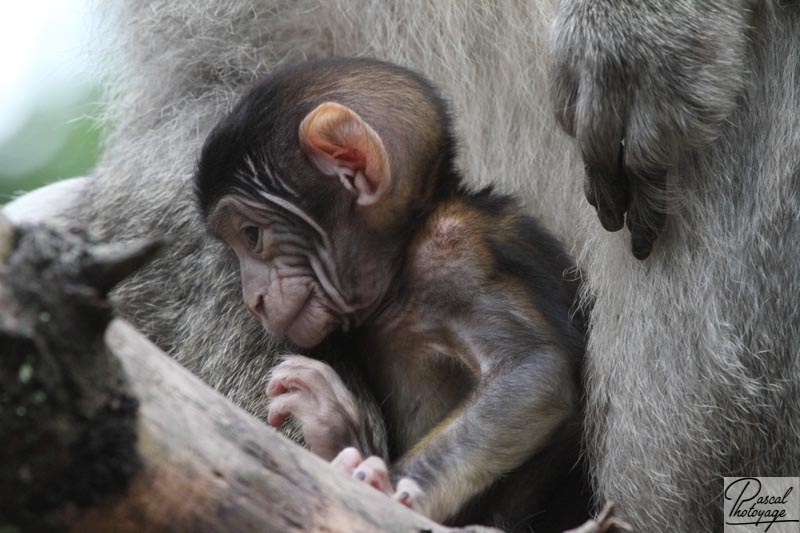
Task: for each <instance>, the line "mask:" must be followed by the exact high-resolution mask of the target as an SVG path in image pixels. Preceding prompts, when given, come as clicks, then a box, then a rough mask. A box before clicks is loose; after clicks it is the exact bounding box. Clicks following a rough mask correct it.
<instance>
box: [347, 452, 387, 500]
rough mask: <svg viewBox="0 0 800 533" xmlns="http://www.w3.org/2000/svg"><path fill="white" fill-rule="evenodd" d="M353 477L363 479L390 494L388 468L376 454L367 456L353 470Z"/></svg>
mask: <svg viewBox="0 0 800 533" xmlns="http://www.w3.org/2000/svg"><path fill="white" fill-rule="evenodd" d="M353 477H354V478H356V479H357V480H359V481H363V482H364V483H367V484H368V485H370V486H372V487H373V488H376V489H378V490H379V491H381V492H383V493H384V494H392V492H393V489H392V484H391V482H390V481H389V469H388V468H387V467H386V463H385V462H383V459H381V458H380V457H377V456H374V455H373V456H372V457H368V458H367V459H366V460H364V461H363V462H362V463H361V464H360V465H358V468H356V469H355V471H354V472H353Z"/></svg>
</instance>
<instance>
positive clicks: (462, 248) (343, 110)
mask: <svg viewBox="0 0 800 533" xmlns="http://www.w3.org/2000/svg"><path fill="white" fill-rule="evenodd" d="M454 145H455V143H454V139H453V134H452V131H451V120H450V116H449V114H448V111H447V109H446V106H445V104H444V102H443V101H442V99H441V98H440V97H439V95H438V93H437V92H436V90H435V89H434V88H433V87H432V86H431V85H430V83H429V82H428V81H427V80H425V79H424V78H422V77H421V76H419V75H417V74H415V73H413V72H410V71H408V70H406V69H403V68H401V67H398V66H395V65H392V64H387V63H384V62H380V61H376V60H370V59H329V60H323V61H317V62H309V63H304V64H300V65H295V66H290V67H285V68H282V69H279V70H277V71H275V72H274V73H272V74H271V75H269V76H268V77H267V78H266V79H264V80H262V81H261V82H260V83H258V84H257V85H256V86H255V87H253V88H252V89H251V90H250V91H249V92H248V93H247V94H245V96H244V97H243V98H242V99H241V101H240V102H239V103H238V104H237V105H236V107H235V108H234V109H233V110H232V111H231V112H230V113H229V114H228V116H227V117H226V118H224V119H223V120H222V121H221V123H220V124H218V125H217V127H216V128H215V129H214V131H213V132H212V133H211V134H210V136H209V137H208V139H207V140H206V143H205V145H204V147H203V150H202V154H201V157H200V161H199V164H198V170H197V173H196V177H195V186H196V192H197V195H198V199H199V204H200V206H201V210H202V213H203V216H204V217H205V218H206V220H207V223H208V227H209V228H210V230H211V231H212V232H213V234H214V235H216V236H217V237H219V238H220V239H222V240H223V241H225V242H226V243H227V244H228V246H229V247H230V248H231V249H232V250H233V252H235V254H236V256H237V257H238V259H239V262H240V268H241V278H242V291H243V293H244V299H245V302H246V304H247V306H248V308H249V309H250V311H251V312H252V313H253V314H254V315H255V316H256V317H258V318H259V319H260V320H261V322H262V324H263V326H264V328H266V329H267V330H269V331H270V332H274V333H279V334H283V335H285V336H286V337H288V339H289V340H291V341H292V342H293V343H294V344H296V345H297V346H298V347H301V348H314V347H316V346H318V345H320V343H322V342H323V340H325V339H328V338H334V339H335V338H340V339H342V340H344V341H346V344H343V346H347V353H340V354H339V357H342V358H354V359H355V360H357V361H358V364H359V365H360V368H363V370H364V373H365V375H366V379H367V382H368V384H369V385H370V386H371V388H372V392H373V394H374V396H375V398H376V400H377V401H378V402H379V403H380V406H381V409H382V413H383V417H384V420H385V424H386V426H385V431H386V432H387V434H388V443H389V449H388V454H385V453H383V452H382V450H379V449H374V448H375V446H373V445H371V444H369V439H366V438H364V435H365V434H367V433H369V432H370V431H372V430H374V429H375V428H365V427H364V425H365V423H366V422H365V420H366V417H364V416H362V410H361V407H360V406H359V402H358V401H357V400H356V399H355V398H354V397H353V395H352V394H351V392H349V391H348V389H347V387H345V385H344V384H343V382H342V380H341V379H340V377H339V376H338V375H337V374H336V372H334V371H333V370H332V368H330V367H329V366H327V364H325V363H323V362H321V361H318V360H315V359H312V358H306V357H303V356H292V357H288V358H286V359H285V360H284V361H283V362H282V363H281V364H280V365H278V366H277V367H276V368H275V370H274V373H273V377H272V379H271V381H270V383H269V385H268V394H269V396H271V397H272V400H271V405H270V413H269V423H270V424H272V425H274V426H279V425H281V423H282V422H283V421H284V419H285V418H286V417H287V416H290V415H291V416H292V417H294V418H295V420H296V421H297V422H298V423H299V424H300V426H301V427H302V431H303V434H304V437H305V440H306V444H307V445H308V446H309V448H310V449H311V450H312V451H313V452H315V453H317V454H318V455H320V456H322V457H324V458H326V459H329V460H330V459H333V460H334V464H336V465H338V466H339V467H340V468H341V469H343V470H345V471H347V472H349V473H351V474H352V475H354V476H355V477H356V478H358V479H362V480H364V481H366V482H368V483H370V484H372V485H373V486H375V487H376V488H379V489H380V490H383V491H384V492H386V493H387V494H389V495H391V496H392V497H394V498H395V499H396V500H398V501H401V502H402V503H404V504H406V505H408V506H409V507H411V508H413V509H415V510H418V511H419V512H421V513H423V514H425V515H427V516H429V517H431V518H433V519H434V520H437V521H447V522H449V523H453V524H459V523H467V522H471V523H474V522H483V523H488V524H497V525H501V526H503V527H512V528H521V527H528V526H529V525H531V524H532V525H534V526H536V527H538V528H539V529H537V531H539V530H548V529H549V528H550V527H552V528H560V527H567V526H574V525H577V524H578V523H580V522H582V521H583V520H584V519H585V517H586V507H585V504H586V501H585V493H583V492H582V490H581V487H580V483H579V481H576V480H577V479H579V478H580V472H579V470H581V469H580V467H578V466H576V463H577V462H578V449H579V438H580V427H579V426H580V423H579V365H580V362H581V359H582V356H583V352H584V325H583V323H582V320H581V318H580V315H579V314H576V313H574V311H575V310H574V309H573V304H574V302H575V295H576V294H575V293H576V288H577V287H576V284H577V282H576V281H575V280H570V279H567V276H569V274H570V273H572V274H573V275H574V272H575V268H574V265H573V263H572V262H571V259H570V258H569V256H568V255H567V254H566V253H565V251H564V249H563V248H562V246H561V245H560V244H559V243H558V242H557V241H556V239H555V238H554V237H553V236H552V235H550V234H549V233H548V232H547V231H546V230H545V229H544V228H543V227H542V226H541V225H540V224H539V223H537V221H536V220H534V219H533V218H531V217H529V216H527V215H526V214H524V212H523V211H522V210H521V208H520V207H518V206H517V205H516V203H515V202H514V201H513V200H512V199H510V198H508V197H505V196H501V195H497V194H495V193H493V192H491V191H490V190H488V189H486V190H482V191H480V192H470V191H469V190H468V189H466V188H465V187H464V186H463V185H462V184H461V176H460V175H459V173H458V171H457V170H456V169H455V167H454V162H453V159H454V155H455V148H454ZM381 456H382V457H381ZM387 462H388V465H389V466H388V468H387V466H386V464H387ZM559 495H561V500H563V501H564V502H566V504H565V505H567V506H568V507H567V508H566V509H564V508H563V507H560V504H556V503H554V502H556V501H557V500H558V498H559ZM556 507H558V508H557V509H556ZM543 511H548V512H547V513H543V514H542V512H543ZM559 513H560V514H561V515H563V514H565V513H566V514H567V515H568V519H567V521H566V522H558V520H559V519H556V521H554V522H547V516H548V515H550V517H551V518H552V517H553V515H558V514H559ZM543 517H544V518H543ZM546 524H551V526H548V525H546Z"/></svg>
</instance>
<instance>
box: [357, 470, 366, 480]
mask: <svg viewBox="0 0 800 533" xmlns="http://www.w3.org/2000/svg"><path fill="white" fill-rule="evenodd" d="M365 477H367V473H366V472H364V471H363V470H360V471H358V472H356V479H357V480H359V481H364V478H365Z"/></svg>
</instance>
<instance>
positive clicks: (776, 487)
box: [723, 477, 800, 533]
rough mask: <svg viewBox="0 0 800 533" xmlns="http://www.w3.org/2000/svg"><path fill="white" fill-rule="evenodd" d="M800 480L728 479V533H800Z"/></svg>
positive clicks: (726, 489)
mask: <svg viewBox="0 0 800 533" xmlns="http://www.w3.org/2000/svg"><path fill="white" fill-rule="evenodd" d="M798 482H800V478H796V477H726V478H725V485H724V492H723V495H724V501H725V504H724V510H725V516H724V519H725V529H724V531H725V533H751V532H752V533H764V532H767V531H769V533H800V486H799V485H798Z"/></svg>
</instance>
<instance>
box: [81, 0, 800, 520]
mask: <svg viewBox="0 0 800 533" xmlns="http://www.w3.org/2000/svg"><path fill="white" fill-rule="evenodd" d="M555 12H556V6H555V5H553V4H551V3H549V2H511V1H509V2H502V3H500V2H498V3H455V2H426V3H423V2H409V3H403V4H402V5H400V4H399V3H398V4H394V3H380V4H378V3H374V2H367V1H361V0H347V1H345V0H331V1H321V0H298V1H296V2H281V1H277V0H264V1H244V0H237V1H229V0H226V1H213V2H205V3H202V4H199V5H198V4H196V3H192V2H188V1H179V2H172V1H166V0H156V1H148V2H145V1H133V0H131V1H128V2H125V3H124V4H122V3H120V4H119V6H118V7H117V8H116V9H115V10H113V13H111V14H110V15H111V18H110V19H109V20H110V21H111V22H110V24H109V27H110V28H111V29H113V31H109V32H107V33H108V34H109V35H114V36H116V38H117V40H116V41H115V42H113V43H108V44H107V46H106V48H105V50H106V51H107V52H108V53H109V54H112V55H113V57H114V59H115V61H116V60H118V59H121V60H122V63H121V64H122V68H121V69H120V71H119V73H118V76H117V77H116V79H115V80H114V81H115V84H114V88H115V94H114V95H112V96H114V99H113V105H112V107H111V116H110V118H111V119H112V120H113V121H114V123H115V124H116V125H117V129H116V131H115V133H114V134H113V135H112V137H111V139H110V140H109V147H108V150H107V152H106V154H105V157H104V160H103V162H102V164H101V165H100V167H99V168H98V170H97V173H96V179H95V180H94V182H93V183H92V184H91V186H90V190H89V193H88V194H87V195H86V203H85V205H82V206H80V211H78V212H79V213H81V215H79V216H80V217H82V218H84V217H85V219H86V220H89V221H91V226H92V228H93V229H94V231H95V232H97V233H98V234H99V236H101V237H103V238H111V237H113V238H115V239H120V238H126V237H133V236H140V235H152V234H154V233H168V234H173V235H177V236H178V238H177V239H176V241H175V244H174V245H173V247H172V250H171V253H170V255H169V256H168V257H167V258H165V259H163V260H161V261H158V262H157V263H156V264H155V265H153V266H152V267H151V268H150V269H148V270H147V271H146V272H143V273H142V274H141V275H139V276H137V277H136V278H135V279H134V280H132V281H130V282H128V283H127V284H126V285H125V286H124V287H123V288H122V289H121V290H119V291H118V292H117V294H116V296H117V302H118V306H119V308H120V310H121V311H122V312H123V313H124V314H125V315H127V316H128V317H129V318H131V319H132V320H133V321H134V323H135V324H136V325H137V326H138V327H139V328H141V329H142V330H143V331H144V332H145V333H147V334H148V335H149V336H150V337H151V338H153V339H154V340H155V342H157V343H158V344H159V345H160V346H162V347H163V348H165V349H167V350H169V351H170V352H171V353H172V354H173V355H174V356H175V357H176V358H177V359H178V360H179V361H181V362H182V363H183V364H184V365H186V366H187V367H189V368H190V369H191V370H193V371H194V372H196V373H197V374H199V375H200V376H201V377H202V378H204V379H205V380H206V381H207V382H209V383H210V384H211V385H212V386H214V387H216V388H218V389H219V390H221V391H222V392H224V393H225V394H227V395H228V396H230V397H231V398H232V399H233V400H234V401H236V402H238V403H239V404H240V405H242V406H244V407H245V408H247V409H249V410H251V411H252V412H254V413H255V414H257V415H259V416H263V415H264V414H265V406H264V402H263V387H264V384H265V382H266V375H267V372H268V370H269V366H270V362H271V360H272V358H271V354H272V353H273V351H274V350H275V349H276V348H275V346H273V344H272V342H271V341H270V340H269V339H268V338H267V336H266V335H265V334H264V333H263V332H262V331H261V328H260V326H259V324H258V323H257V322H256V321H255V320H252V319H251V318H250V317H249V316H248V315H247V313H246V311H245V309H244V307H243V306H242V304H241V296H240V293H239V286H238V273H237V269H236V264H235V261H234V260H233V259H232V258H231V257H230V256H228V255H227V254H226V253H225V251H224V249H223V247H222V246H221V245H220V244H218V243H216V242H213V241H212V240H211V239H210V238H209V237H206V236H205V233H204V228H203V224H202V222H201V220H200V217H199V215H198V213H197V211H196V209H195V206H194V204H193V199H192V195H191V184H190V179H191V175H192V171H193V166H194V161H195V157H196V155H197V150H198V149H199V147H200V145H201V143H202V140H203V138H204V137H205V135H206V133H207V132H208V130H209V129H210V128H211V126H212V125H213V124H214V123H215V122H216V120H217V119H218V118H219V116H221V114H222V113H223V112H224V111H225V110H227V109H228V108H229V107H230V106H231V105H232V103H233V102H234V101H235V99H236V98H237V97H238V96H239V94H241V92H243V91H244V89H245V87H247V86H248V85H249V84H251V83H252V82H253V81H254V80H255V79H257V77H259V76H260V75H262V74H264V73H265V72H267V71H269V70H270V69H271V68H272V67H273V66H274V65H276V64H278V63H280V62H288V61H299V60H302V59H308V58H314V57H320V56H329V55H370V56H375V57H378V58H385V59H388V60H391V61H395V62H398V63H400V64H404V65H407V66H410V67H412V68H415V69H417V70H420V71H422V72H423V73H425V74H426V75H427V76H429V77H431V78H432V79H433V80H434V82H435V83H437V85H439V86H440V87H442V89H443V93H444V95H445V96H446V97H447V98H448V99H449V100H450V101H451V104H452V106H453V108H454V114H455V116H456V117H458V118H457V120H456V124H455V126H456V132H457V136H458V137H459V138H460V139H462V141H463V142H462V149H461V156H460V159H459V160H458V164H459V165H460V166H461V167H462V168H463V169H464V170H465V175H467V176H471V177H473V179H474V181H475V183H474V185H482V184H485V183H486V182H490V181H497V180H500V181H501V182H502V189H503V191H504V192H509V193H514V194H517V195H519V196H521V197H522V198H524V199H525V201H526V203H527V206H528V207H529V208H530V209H531V210H532V211H533V212H535V213H536V214H537V216H538V217H539V218H540V219H541V220H542V222H543V223H544V225H545V226H547V227H549V228H550V229H551V230H552V231H553V232H554V233H555V234H556V236H557V237H559V238H560V240H562V241H563V242H565V243H567V248H568V250H570V251H571V252H573V253H574V254H575V255H576V256H577V258H578V264H579V266H580V267H581V268H582V269H583V270H584V271H586V272H588V273H589V290H590V291H591V293H592V295H593V297H594V299H595V305H594V308H593V312H592V316H591V323H592V332H591V336H590V342H589V351H588V361H587V377H588V382H587V404H588V412H587V421H588V429H589V438H588V443H587V444H588V450H589V455H590V460H591V465H592V468H593V475H594V480H595V484H596V487H597V489H598V491H599V497H601V498H613V499H614V500H616V501H618V502H620V503H621V504H622V511H623V513H624V514H625V515H626V517H627V518H628V519H629V520H631V521H632V522H633V523H634V525H635V526H636V528H637V529H639V530H643V531H658V530H674V531H690V530H695V531H707V530H714V529H718V528H719V527H720V524H721V511H720V509H721V497H720V494H721V490H722V482H721V477H722V476H723V475H796V474H797V473H798V471H800V442H798V439H797V435H798V433H800V404H798V402H797V398H798V397H799V396H800V361H798V357H799V356H798V354H799V353H800V329H798V326H797V320H796V317H797V316H798V311H800V309H798V306H799V305H800V304H798V301H800V300H798V298H797V297H796V295H797V293H798V290H800V260H798V258H800V240H798V239H797V238H796V236H797V235H798V233H799V232H800V218H798V216H797V213H798V212H800V200H798V194H797V191H798V190H799V188H800V183H798V181H800V62H798V61H797V55H798V50H800V11H799V10H798V7H797V5H796V3H794V2H782V3H778V2H775V3H773V2H758V3H754V5H753V16H752V17H750V18H749V19H748V23H749V24H751V25H752V31H751V32H750V34H749V38H748V40H747V45H746V49H745V51H744V52H743V54H744V55H743V61H744V72H745V75H744V79H743V80H741V82H737V84H738V89H737V90H736V91H733V93H732V94H731V95H722V96H720V98H733V100H734V104H735V105H733V106H732V107H731V108H730V114H729V115H726V119H725V120H724V121H723V122H722V123H720V124H718V129H715V130H714V135H713V136H712V137H711V139H710V143H709V144H702V145H698V146H696V147H693V148H691V149H690V150H689V151H687V152H684V153H682V154H681V157H680V159H679V161H677V162H676V163H675V166H674V167H671V169H670V171H669V173H668V175H667V178H668V183H669V189H670V190H669V193H670V196H671V199H672V201H671V202H670V214H669V216H668V217H667V222H666V227H665V228H664V230H663V232H662V233H661V235H660V237H659V240H658V241H657V242H656V245H655V248H654V249H653V251H652V254H651V255H650V257H649V258H648V259H647V260H646V261H645V262H640V261H638V260H636V259H635V258H634V257H632V256H631V253H630V251H629V249H628V240H629V237H628V234H627V231H622V232H620V233H613V234H612V233H607V232H605V231H604V230H603V229H602V227H601V226H600V224H598V223H597V220H596V216H595V214H594V212H593V210H592V209H591V207H590V206H589V205H587V203H586V202H585V200H584V197H583V185H582V183H581V181H582V180H581V176H582V175H583V173H584V172H583V166H582V163H581V161H580V158H579V154H578V151H577V150H576V149H575V146H574V144H573V141H572V140H571V139H570V138H569V137H567V136H566V135H564V134H563V133H562V132H561V131H560V130H559V129H558V127H557V125H556V121H555V118H554V115H553V111H552V109H551V107H550V104H549V100H548V96H547V95H548V83H547V65H546V44H547V33H548V29H549V25H550V23H551V21H552V20H553V18H554V16H555ZM623 18H624V17H623ZM623 55H624V54H623ZM597 89H598V90H601V89H602V88H597ZM716 96H718V95H716ZM716 96H715V95H710V96H709V97H716ZM532 169H535V172H533V171H532ZM76 216H78V215H76ZM165 287H170V290H169V291H166V290H165Z"/></svg>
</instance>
